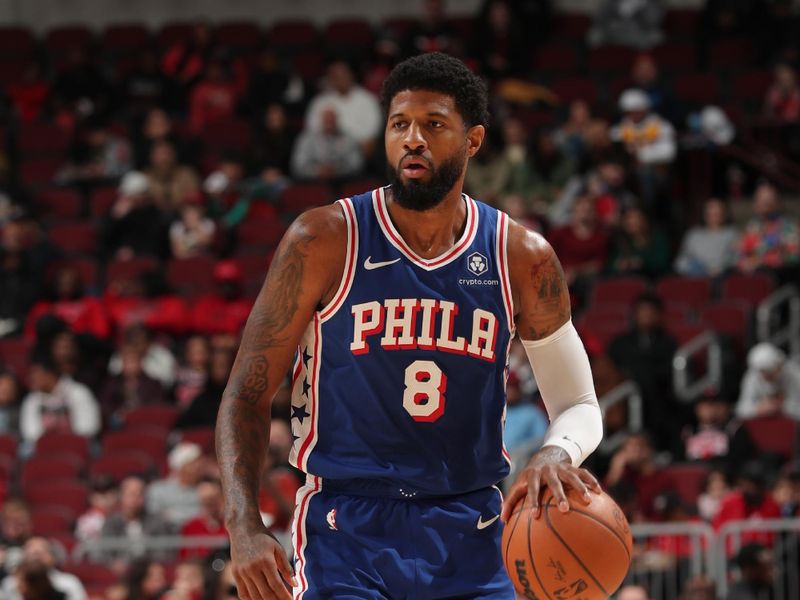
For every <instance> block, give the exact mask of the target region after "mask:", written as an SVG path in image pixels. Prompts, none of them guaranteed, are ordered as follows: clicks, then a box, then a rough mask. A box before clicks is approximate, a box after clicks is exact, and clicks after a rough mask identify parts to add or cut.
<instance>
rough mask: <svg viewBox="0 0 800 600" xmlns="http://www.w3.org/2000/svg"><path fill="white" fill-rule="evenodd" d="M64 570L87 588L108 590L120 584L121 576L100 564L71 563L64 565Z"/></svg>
mask: <svg viewBox="0 0 800 600" xmlns="http://www.w3.org/2000/svg"><path fill="white" fill-rule="evenodd" d="M63 569H64V571H66V572H67V573H72V574H73V575H75V577H77V578H78V579H80V580H81V583H83V584H84V585H85V586H86V587H95V586H96V587H101V588H107V587H108V586H111V585H114V584H115V583H118V582H119V575H117V574H116V573H114V571H112V570H111V569H110V568H108V567H107V566H105V565H102V564H98V563H88V562H87V563H77V564H76V563H70V564H66V565H64V567H63ZM101 595H102V594H101Z"/></svg>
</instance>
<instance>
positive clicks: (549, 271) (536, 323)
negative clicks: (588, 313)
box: [525, 251, 570, 340]
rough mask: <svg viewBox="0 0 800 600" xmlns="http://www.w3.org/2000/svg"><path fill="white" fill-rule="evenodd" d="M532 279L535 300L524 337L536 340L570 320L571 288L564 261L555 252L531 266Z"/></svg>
mask: <svg viewBox="0 0 800 600" xmlns="http://www.w3.org/2000/svg"><path fill="white" fill-rule="evenodd" d="M530 278H531V285H533V289H535V290H536V299H535V301H534V303H533V307H532V308H531V309H530V310H528V311H527V312H528V314H527V315H526V316H527V321H528V329H527V331H526V332H525V337H526V339H531V340H537V339H541V338H545V337H547V336H548V335H550V334H552V333H553V332H555V331H556V330H557V329H558V328H559V327H561V326H562V325H563V324H564V323H566V322H567V321H568V320H569V318H570V301H569V290H568V289H567V282H566V280H565V278H564V271H563V269H562V268H561V263H560V262H559V260H558V258H557V257H556V255H555V253H553V252H552V251H550V252H548V254H547V255H546V256H544V257H542V259H541V260H539V261H538V262H536V263H535V264H534V265H533V266H532V267H531V270H530Z"/></svg>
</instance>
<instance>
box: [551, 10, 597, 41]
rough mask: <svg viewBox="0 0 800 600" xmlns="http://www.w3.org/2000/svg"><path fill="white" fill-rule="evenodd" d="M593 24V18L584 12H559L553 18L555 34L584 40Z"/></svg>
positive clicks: (555, 35)
mask: <svg viewBox="0 0 800 600" xmlns="http://www.w3.org/2000/svg"><path fill="white" fill-rule="evenodd" d="M591 24H592V20H591V18H590V17H589V16H588V15H585V14H583V13H561V14H557V15H556V16H555V18H554V19H553V34H554V37H560V36H565V37H569V38H572V39H576V40H580V41H583V39H584V38H585V37H586V33H587V32H588V31H589V27H590V26H591Z"/></svg>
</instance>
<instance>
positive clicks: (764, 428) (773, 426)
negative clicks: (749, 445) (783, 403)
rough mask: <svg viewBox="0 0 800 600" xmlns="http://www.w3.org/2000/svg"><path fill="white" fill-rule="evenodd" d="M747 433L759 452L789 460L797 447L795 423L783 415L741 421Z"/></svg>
mask: <svg viewBox="0 0 800 600" xmlns="http://www.w3.org/2000/svg"><path fill="white" fill-rule="evenodd" d="M743 424H744V426H745V428H746V429H747V433H749V434H750V438H751V439H752V440H753V443H754V444H755V445H756V447H757V448H758V449H759V450H760V451H761V452H768V453H771V454H777V455H780V456H782V457H783V458H784V459H785V460H789V459H790V458H791V457H792V456H794V452H795V448H796V446H797V421H795V420H794V419H792V418H790V417H786V416H783V415H773V416H767V417H754V418H752V419H745V420H744V421H743Z"/></svg>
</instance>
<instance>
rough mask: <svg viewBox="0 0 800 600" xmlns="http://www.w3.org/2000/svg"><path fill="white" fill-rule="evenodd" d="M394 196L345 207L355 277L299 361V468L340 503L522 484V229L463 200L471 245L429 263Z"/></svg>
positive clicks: (372, 196)
mask: <svg viewBox="0 0 800 600" xmlns="http://www.w3.org/2000/svg"><path fill="white" fill-rule="evenodd" d="M384 193H385V190H383V189H378V190H374V191H372V192H370V193H366V194H361V195H359V196H355V197H353V198H352V199H344V200H340V201H339V203H340V205H341V208H342V210H343V212H344V215H345V220H346V222H347V226H348V240H347V257H346V261H345V268H344V273H343V276H342V281H341V284H340V286H339V289H338V290H337V292H336V294H335V296H334V299H333V300H332V301H331V303H330V304H328V306H326V307H325V308H323V309H321V310H320V311H318V312H317V313H315V315H314V318H313V320H312V322H311V323H310V324H309V326H308V328H307V330H306V331H305V333H304V335H303V337H302V340H301V343H300V345H299V348H298V353H297V360H296V361H295V366H294V372H293V375H294V377H293V387H292V419H291V421H292V431H293V435H294V437H295V441H294V444H293V447H292V453H291V459H290V460H291V462H292V464H293V465H295V466H296V467H298V468H299V469H301V470H302V471H304V472H306V473H308V474H310V475H313V476H316V477H317V478H321V479H322V486H323V488H327V489H335V487H336V486H337V485H340V486H341V488H342V489H356V488H357V489H359V490H361V491H365V492H367V493H369V492H370V490H373V491H374V492H375V495H390V496H396V497H415V496H418V497H431V496H450V495H457V494H464V493H468V492H471V491H474V490H478V489H481V488H485V487H488V486H491V485H493V484H495V483H496V482H498V481H500V480H501V479H503V478H504V477H505V476H506V475H507V474H508V472H509V461H508V454H507V453H506V451H505V449H504V447H503V440H502V429H503V419H504V413H505V382H506V365H507V358H508V351H509V346H510V343H511V338H512V336H513V327H514V325H513V316H512V315H513V306H512V299H511V288H510V282H509V276H508V264H507V258H506V241H507V235H508V217H507V216H506V215H505V214H504V213H501V212H499V211H497V210H495V209H493V208H491V207H489V206H487V205H485V204H482V203H480V202H476V201H475V200H473V199H472V198H470V197H468V196H466V195H463V196H462V198H463V200H464V202H465V204H466V209H467V218H466V224H465V227H464V233H463V235H462V236H461V238H460V239H459V240H458V242H457V243H456V244H455V245H454V246H453V247H452V248H451V249H449V250H448V251H447V252H445V253H444V254H442V255H441V256H439V257H437V258H433V259H424V258H421V257H420V256H418V255H417V254H415V253H414V252H413V250H411V248H410V247H409V246H408V245H407V244H406V242H405V241H404V240H403V239H402V237H401V236H400V234H399V233H398V231H397V230H396V228H395V227H394V225H393V224H392V222H391V219H390V217H389V211H388V208H387V205H386V199H385V195H384Z"/></svg>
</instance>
